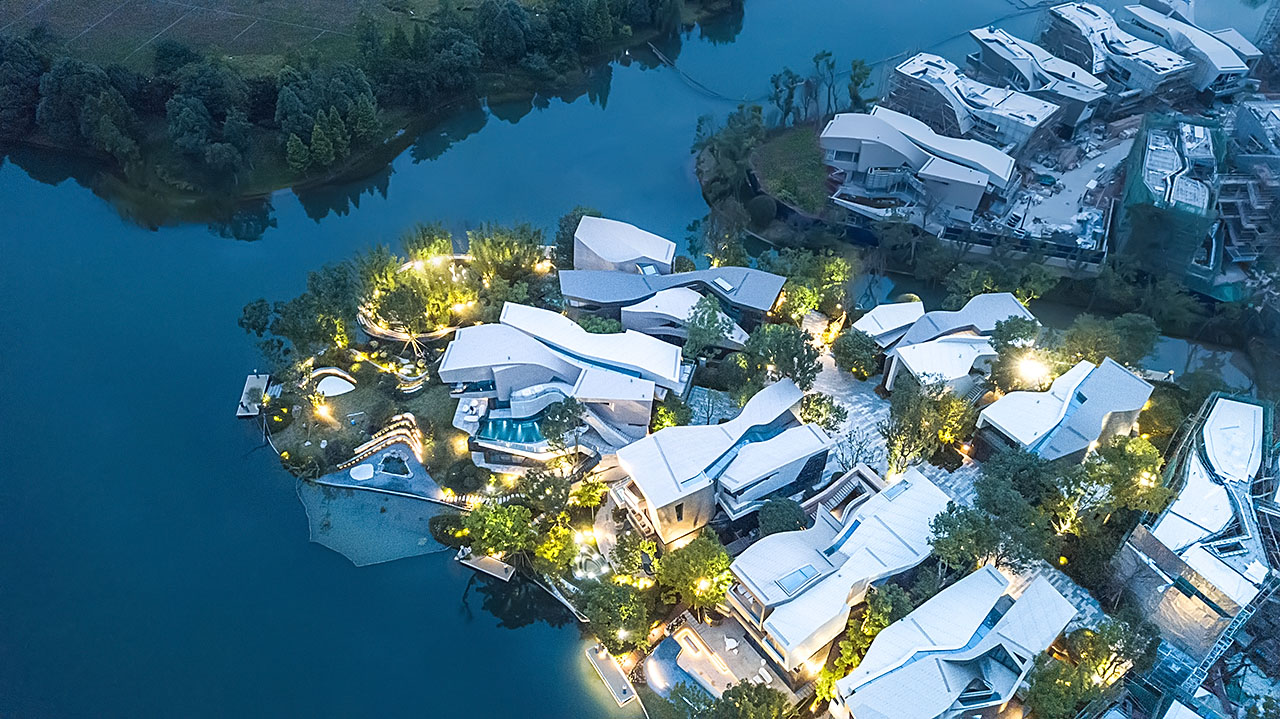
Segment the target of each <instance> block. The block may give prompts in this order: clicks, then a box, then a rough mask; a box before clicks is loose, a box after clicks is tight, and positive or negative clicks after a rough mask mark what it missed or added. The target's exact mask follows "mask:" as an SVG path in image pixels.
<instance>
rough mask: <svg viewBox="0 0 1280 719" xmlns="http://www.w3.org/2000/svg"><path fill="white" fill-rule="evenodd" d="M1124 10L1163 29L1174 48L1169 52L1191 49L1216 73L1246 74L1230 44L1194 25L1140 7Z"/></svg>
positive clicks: (1127, 7) (1240, 60)
mask: <svg viewBox="0 0 1280 719" xmlns="http://www.w3.org/2000/svg"><path fill="white" fill-rule="evenodd" d="M1124 9H1125V11H1126V12H1128V13H1130V14H1131V15H1133V16H1134V17H1135V18H1138V19H1140V20H1142V21H1144V22H1146V23H1149V24H1151V25H1154V26H1156V27H1158V28H1160V29H1162V30H1164V32H1165V37H1166V38H1167V39H1168V40H1169V42H1170V43H1171V44H1173V45H1174V46H1175V47H1173V48H1170V49H1172V50H1175V51H1185V50H1187V49H1188V48H1195V49H1196V50H1199V51H1200V53H1201V54H1202V55H1203V56H1204V57H1205V59H1207V60H1208V61H1209V62H1210V63H1212V64H1213V67H1214V68H1215V69H1217V70H1218V72H1244V73H1247V72H1248V71H1249V66H1248V65H1246V64H1245V63H1244V60H1242V59H1241V58H1240V56H1239V55H1237V54H1236V51H1235V50H1233V49H1232V48H1231V46H1230V45H1228V44H1227V43H1225V42H1223V41H1222V40H1221V39H1220V38H1217V37H1215V36H1213V35H1211V34H1209V33H1207V32H1205V31H1204V30H1201V29H1200V28H1198V27H1196V26H1195V25H1191V24H1189V23H1185V22H1182V21H1181V20H1178V19H1176V18H1172V17H1168V16H1166V15H1164V14H1163V13H1160V12H1157V11H1155V10H1152V9H1151V8H1149V7H1143V6H1142V5H1126V6H1125V7H1124Z"/></svg>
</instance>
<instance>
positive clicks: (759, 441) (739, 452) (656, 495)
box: [618, 380, 834, 544]
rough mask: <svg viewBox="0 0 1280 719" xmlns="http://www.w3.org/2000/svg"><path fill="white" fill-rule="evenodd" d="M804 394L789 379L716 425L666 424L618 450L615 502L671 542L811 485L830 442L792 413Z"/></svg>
mask: <svg viewBox="0 0 1280 719" xmlns="http://www.w3.org/2000/svg"><path fill="white" fill-rule="evenodd" d="M803 397H804V393H803V392H802V391H801V390H800V388H799V387H797V386H796V385H795V383H794V382H792V381H791V380H782V381H780V382H776V383H774V384H772V385H769V386H768V387H766V388H764V389H763V390H761V391H760V392H758V393H757V394H756V395H755V396H754V397H752V398H751V399H750V400H749V401H748V402H747V404H746V405H745V406H744V407H743V408H742V412H741V413H740V414H739V415H738V416H737V417H734V418H733V419H731V420H728V421H727V422H723V423H721V424H718V425H690V426H678V427H666V428H664V429H661V430H658V431H657V432H655V433H653V434H651V435H649V436H647V437H645V438H643V439H641V440H639V441H637V442H635V443H633V444H630V445H628V446H626V447H623V448H621V449H619V450H618V464H619V466H620V467H621V469H622V470H623V471H624V472H625V473H626V475H627V480H626V481H625V482H624V483H623V484H622V486H621V487H620V488H619V490H618V495H619V497H618V499H619V504H620V505H622V506H625V507H626V508H627V509H628V510H629V511H630V512H631V516H632V519H633V520H634V521H635V523H636V524H637V525H638V526H639V527H640V528H641V529H642V531H644V532H645V533H646V534H656V535H657V537H658V539H659V540H661V541H662V542H663V543H664V544H671V543H672V542H675V541H677V540H679V539H681V538H682V537H685V536H688V535H690V534H691V533H692V532H695V531H697V530H698V529H701V528H702V527H703V526H705V525H706V524H707V522H709V521H711V518H712V517H713V516H714V515H715V514H716V511H717V507H719V509H722V510H724V512H725V513H726V514H728V515H729V517H730V518H733V519H738V518H740V517H744V516H746V515H747V514H749V513H751V512H754V511H755V510H756V509H758V508H759V507H760V505H761V504H763V503H764V500H765V499H767V498H768V497H770V496H774V495H781V496H790V495H792V494H795V493H797V492H799V491H800V490H802V489H804V488H806V487H808V486H810V485H813V484H815V483H816V482H817V481H818V480H819V479H820V478H821V477H822V476H823V473H824V471H825V468H826V464H827V454H828V452H829V450H830V449H831V447H832V446H833V444H834V443H833V442H832V440H831V438H830V437H828V436H827V433H826V432H824V431H823V430H822V428H821V427H819V426H817V425H815V424H804V423H802V422H801V421H800V419H799V417H798V415H797V414H796V412H797V411H798V406H799V404H800V400H801V399H802V398H803Z"/></svg>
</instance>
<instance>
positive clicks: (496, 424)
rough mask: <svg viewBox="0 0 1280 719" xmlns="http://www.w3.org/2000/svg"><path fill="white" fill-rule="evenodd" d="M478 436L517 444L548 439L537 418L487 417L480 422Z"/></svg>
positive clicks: (535, 442) (533, 442)
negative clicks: (543, 433) (539, 426)
mask: <svg viewBox="0 0 1280 719" xmlns="http://www.w3.org/2000/svg"><path fill="white" fill-rule="evenodd" d="M476 436H477V437H479V438H480V439H491V440H496V441H499V442H514V443H517V444H539V443H541V442H545V441H546V440H547V438H546V437H544V436H542V430H541V429H539V428H538V420H536V419H485V420H483V421H481V422H480V429H479V431H478V432H476Z"/></svg>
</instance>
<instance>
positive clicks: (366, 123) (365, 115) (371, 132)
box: [351, 95, 378, 142]
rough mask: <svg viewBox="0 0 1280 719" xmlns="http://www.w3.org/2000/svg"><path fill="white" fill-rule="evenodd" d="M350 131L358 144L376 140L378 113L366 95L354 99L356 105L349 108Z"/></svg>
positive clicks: (371, 100)
mask: <svg viewBox="0 0 1280 719" xmlns="http://www.w3.org/2000/svg"><path fill="white" fill-rule="evenodd" d="M351 129H352V130H353V132H354V136H355V139H357V140H359V141H360V142H372V141H373V140H374V139H376V138H377V136H378V111H377V109H376V108H375V107H374V106H373V99H372V98H371V97H369V96H368V95H361V96H360V97H358V98H356V104H355V106H353V107H352V108H351Z"/></svg>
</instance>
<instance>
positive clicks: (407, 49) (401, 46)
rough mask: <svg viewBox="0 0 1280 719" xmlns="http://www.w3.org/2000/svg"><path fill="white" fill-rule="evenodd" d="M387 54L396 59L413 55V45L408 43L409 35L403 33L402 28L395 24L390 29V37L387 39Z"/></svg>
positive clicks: (405, 58)
mask: <svg viewBox="0 0 1280 719" xmlns="http://www.w3.org/2000/svg"><path fill="white" fill-rule="evenodd" d="M387 54H388V55H390V56H391V57H393V58H396V59H397V60H408V59H409V58H410V56H411V55H413V46H412V45H410V44H409V36H408V35H405V34H404V28H403V27H400V26H399V25H396V26H395V27H394V28H393V29H392V30H391V37H390V38H388V39H387Z"/></svg>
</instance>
